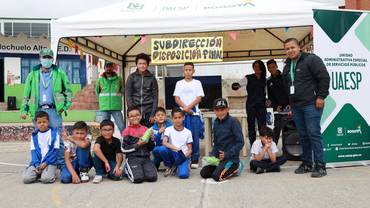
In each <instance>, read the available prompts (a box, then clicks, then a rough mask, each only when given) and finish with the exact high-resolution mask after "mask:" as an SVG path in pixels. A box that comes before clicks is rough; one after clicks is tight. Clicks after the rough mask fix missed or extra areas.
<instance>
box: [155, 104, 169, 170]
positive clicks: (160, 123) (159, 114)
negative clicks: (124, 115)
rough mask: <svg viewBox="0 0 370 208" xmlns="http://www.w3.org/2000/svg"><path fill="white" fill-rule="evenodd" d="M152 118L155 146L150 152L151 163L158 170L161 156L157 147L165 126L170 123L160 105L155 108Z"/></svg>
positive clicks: (160, 144)
mask: <svg viewBox="0 0 370 208" xmlns="http://www.w3.org/2000/svg"><path fill="white" fill-rule="evenodd" d="M154 118H155V120H156V122H155V124H154V125H153V132H154V142H155V147H154V149H153V150H152V154H153V163H154V165H155V167H156V168H157V170H158V168H159V166H160V165H161V162H162V158H161V156H160V155H159V148H160V147H161V146H162V141H163V136H164V134H163V133H164V131H165V130H166V128H167V127H170V126H172V124H171V123H170V122H168V121H167V116H166V110H165V109H164V108H162V107H157V108H156V110H155V112H154Z"/></svg>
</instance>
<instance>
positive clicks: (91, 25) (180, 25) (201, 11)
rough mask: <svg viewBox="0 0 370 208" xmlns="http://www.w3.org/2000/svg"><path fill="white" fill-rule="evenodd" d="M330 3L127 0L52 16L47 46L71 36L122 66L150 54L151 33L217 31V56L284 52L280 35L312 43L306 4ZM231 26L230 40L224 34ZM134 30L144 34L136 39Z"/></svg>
mask: <svg viewBox="0 0 370 208" xmlns="http://www.w3.org/2000/svg"><path fill="white" fill-rule="evenodd" d="M336 8H337V7H336V6H335V5H331V4H321V3H315V2H309V1H303V0H279V1H276V0H228V1H224V0H203V1H198V0H187V1H178V0H177V1H164V0H157V1H152V0H130V1H123V2H121V3H119V4H115V5H111V6H108V7H105V8H101V9H96V10H92V11H89V12H85V13H81V14H78V15H74V16H70V17H66V18H61V19H57V20H52V22H51V48H52V49H53V50H54V51H57V48H58V44H59V42H64V43H68V41H69V40H72V41H73V44H74V45H77V46H78V47H79V48H81V49H83V51H84V52H87V53H89V54H92V55H94V56H97V57H101V58H103V59H106V60H109V61H112V62H114V63H117V64H120V65H122V66H123V67H127V66H129V65H134V57H135V55H136V54H138V53H142V52H143V53H147V54H150V48H151V47H150V45H151V41H150V39H151V38H175V37H213V36H223V37H224V44H223V50H224V54H223V55H224V56H223V61H238V60H250V59H263V58H284V57H285V52H284V49H283V41H284V40H285V39H286V38H289V37H295V38H297V39H298V40H299V41H300V44H301V46H302V47H306V46H308V45H309V44H312V34H310V33H311V26H312V24H313V15H312V9H336ZM234 31H236V41H234V40H233V39H232V38H231V36H229V33H230V32H234ZM135 35H145V36H146V37H148V39H147V40H146V41H145V42H144V43H143V44H141V43H140V39H139V40H137V41H136V42H135V37H134V36H135ZM96 36H102V39H100V38H94V37H96ZM126 73H127V72H126Z"/></svg>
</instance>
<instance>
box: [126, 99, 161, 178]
mask: <svg viewBox="0 0 370 208" xmlns="http://www.w3.org/2000/svg"><path fill="white" fill-rule="evenodd" d="M127 115H128V117H127V120H129V121H130V123H131V124H130V125H129V126H128V127H127V128H126V129H125V130H123V133H122V152H123V153H124V154H126V165H125V167H124V171H125V172H126V173H127V176H128V178H129V179H130V180H131V181H132V182H133V183H142V182H143V181H144V180H146V181H149V182H155V181H156V180H157V178H158V174H157V169H156V167H155V166H154V163H153V162H152V160H151V159H150V151H152V150H153V148H154V147H155V144H154V136H153V134H152V135H151V136H150V138H148V137H147V138H148V139H147V138H145V137H143V135H144V133H145V132H146V131H147V130H148V128H147V127H145V126H143V125H141V124H140V120H141V118H142V114H141V112H140V108H139V107H137V106H130V107H129V108H128V109H127Z"/></svg>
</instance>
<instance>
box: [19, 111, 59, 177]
mask: <svg viewBox="0 0 370 208" xmlns="http://www.w3.org/2000/svg"><path fill="white" fill-rule="evenodd" d="M35 123H36V126H37V128H38V130H36V131H35V132H33V133H32V135H31V157H32V161H31V163H30V165H29V167H27V168H26V170H25V171H24V172H23V176H22V179H23V182H24V183H32V182H35V181H36V180H37V179H41V182H43V183H53V182H54V181H55V168H56V164H57V157H58V151H59V139H60V138H59V137H60V135H59V134H58V133H57V129H56V128H52V127H50V126H49V125H50V120H49V115H48V114H47V113H46V112H44V111H39V112H37V113H36V114H35Z"/></svg>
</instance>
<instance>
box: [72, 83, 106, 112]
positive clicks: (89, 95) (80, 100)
mask: <svg viewBox="0 0 370 208" xmlns="http://www.w3.org/2000/svg"><path fill="white" fill-rule="evenodd" d="M69 110H99V101H98V98H97V97H96V95H95V84H89V85H86V86H85V87H84V88H83V89H82V90H80V91H79V92H77V94H76V95H74V96H73V100H72V106H71V108H70V109H69Z"/></svg>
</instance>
